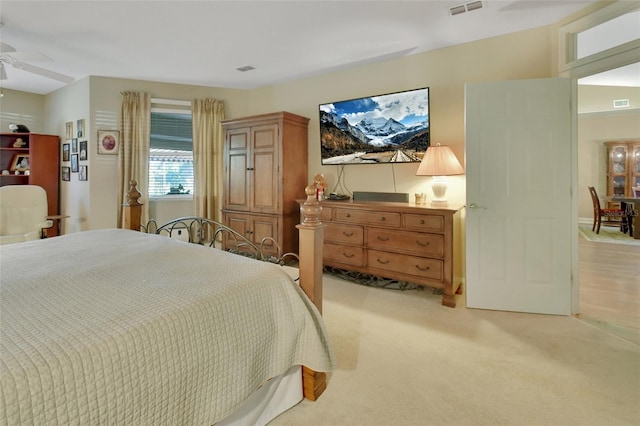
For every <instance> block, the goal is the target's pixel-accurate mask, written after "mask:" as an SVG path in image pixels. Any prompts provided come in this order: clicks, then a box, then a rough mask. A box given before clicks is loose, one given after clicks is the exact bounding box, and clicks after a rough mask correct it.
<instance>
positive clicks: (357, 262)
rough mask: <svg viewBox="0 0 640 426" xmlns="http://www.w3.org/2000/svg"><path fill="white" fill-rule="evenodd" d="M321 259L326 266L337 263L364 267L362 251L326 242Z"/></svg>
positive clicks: (359, 248)
mask: <svg viewBox="0 0 640 426" xmlns="http://www.w3.org/2000/svg"><path fill="white" fill-rule="evenodd" d="M322 258H323V260H324V263H325V264H328V265H334V264H335V263H336V262H337V263H340V264H344V265H352V266H364V249H363V248H362V247H353V246H343V245H340V244H332V243H328V242H326V243H324V246H323V251H322Z"/></svg>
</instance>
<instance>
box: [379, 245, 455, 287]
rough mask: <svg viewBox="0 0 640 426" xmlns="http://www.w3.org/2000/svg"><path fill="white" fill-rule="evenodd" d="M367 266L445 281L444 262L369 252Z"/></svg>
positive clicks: (381, 252) (396, 254) (382, 252)
mask: <svg viewBox="0 0 640 426" xmlns="http://www.w3.org/2000/svg"><path fill="white" fill-rule="evenodd" d="M367 265H368V266H369V268H375V269H381V270H385V271H391V272H399V273H402V274H410V275H416V276H419V277H423V278H428V279H431V280H435V281H442V280H443V268H444V262H443V261H442V260H436V259H429V258H426V257H418V256H408V255H404V254H398V253H387V252H384V251H378V250H367Z"/></svg>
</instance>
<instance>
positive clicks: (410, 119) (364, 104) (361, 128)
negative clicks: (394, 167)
mask: <svg viewBox="0 0 640 426" xmlns="http://www.w3.org/2000/svg"><path fill="white" fill-rule="evenodd" d="M319 114H320V143H321V158H322V164H323V165H333V164H337V165H340V164H376V163H407V162H418V161H420V160H421V159H422V156H423V155H424V152H425V151H426V150H427V148H428V147H429V140H430V138H429V89H428V88H424V89H416V90H410V91H405V92H398V93H390V94H386V95H380V96H371V97H367V98H358V99H351V100H347V101H340V102H333V103H326V104H322V105H320V106H319Z"/></svg>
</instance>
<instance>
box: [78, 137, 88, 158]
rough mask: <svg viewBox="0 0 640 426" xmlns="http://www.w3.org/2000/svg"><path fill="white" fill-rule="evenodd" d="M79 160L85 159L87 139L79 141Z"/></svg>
mask: <svg viewBox="0 0 640 426" xmlns="http://www.w3.org/2000/svg"><path fill="white" fill-rule="evenodd" d="M79 144H80V160H86V159H87V141H80V142H79Z"/></svg>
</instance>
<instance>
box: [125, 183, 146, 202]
mask: <svg viewBox="0 0 640 426" xmlns="http://www.w3.org/2000/svg"><path fill="white" fill-rule="evenodd" d="M129 185H131V188H129V192H127V199H126V201H125V203H124V205H125V206H141V205H142V204H141V203H140V202H139V201H138V199H139V198H140V197H141V196H142V194H141V193H140V191H138V188H137V185H138V181H136V180H130V181H129Z"/></svg>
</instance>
